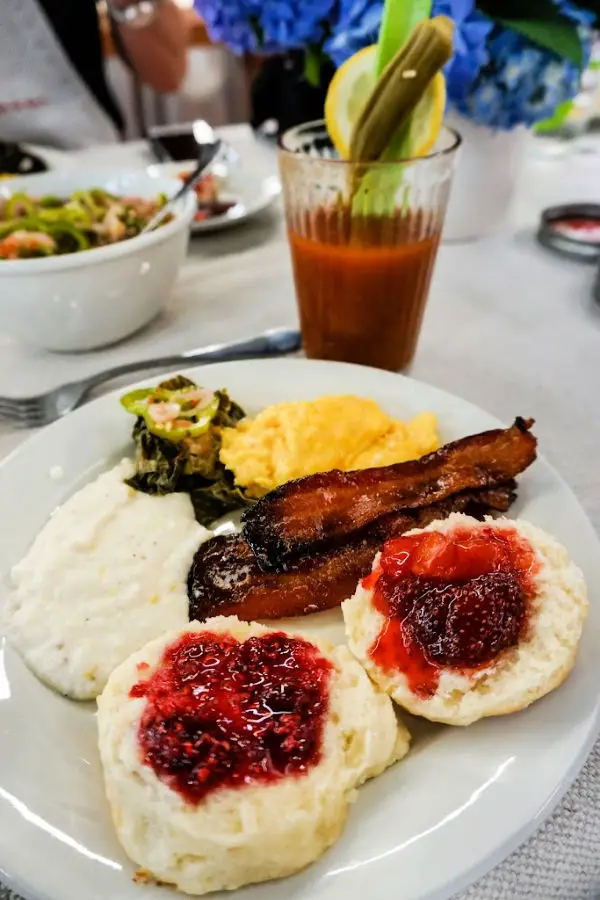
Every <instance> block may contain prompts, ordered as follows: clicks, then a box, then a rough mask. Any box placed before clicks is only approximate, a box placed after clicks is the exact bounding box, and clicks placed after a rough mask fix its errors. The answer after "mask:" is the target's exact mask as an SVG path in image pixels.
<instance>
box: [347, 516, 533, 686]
mask: <svg viewBox="0 0 600 900" xmlns="http://www.w3.org/2000/svg"><path fill="white" fill-rule="evenodd" d="M538 567H539V563H538V560H537V557H536V555H535V552H534V550H533V548H532V547H531V545H530V544H529V542H528V541H526V540H525V539H524V538H523V537H521V535H519V534H518V532H517V531H516V530H515V529H514V528H510V529H506V528H503V529H497V528H494V527H493V526H485V527H483V528H474V529H469V528H464V527H463V528H457V529H455V530H454V531H452V532H449V533H443V534H442V533H441V532H438V531H426V532H422V533H420V534H415V535H407V536H405V537H400V538H396V539H394V540H391V541H388V542H387V543H386V544H385V546H384V548H383V553H382V555H381V561H380V564H379V567H378V569H376V570H375V571H374V572H373V573H372V575H370V576H368V577H367V579H365V580H364V581H363V586H364V587H365V588H366V589H367V590H368V589H371V590H373V598H374V605H375V607H376V609H377V610H378V611H379V612H380V613H381V614H382V615H384V616H385V617H386V623H385V625H384V627H383V628H382V630H381V632H380V634H379V635H378V637H377V639H376V640H375V642H374V643H373V645H372V646H371V648H370V650H369V653H370V656H371V658H372V659H373V660H374V661H375V662H376V663H377V664H378V665H379V666H380V667H381V668H383V669H384V670H387V671H393V670H400V671H401V672H403V673H404V675H405V677H406V678H407V680H408V683H409V686H410V688H411V690H412V692H413V693H414V694H417V695H419V696H421V697H429V696H431V695H432V694H434V693H435V691H436V688H437V686H438V682H439V674H440V668H441V667H444V668H451V669H455V670H459V671H464V670H473V669H476V668H479V667H482V666H486V665H489V664H490V663H491V662H492V661H493V660H494V659H495V658H496V657H497V656H498V654H499V653H501V652H502V651H503V650H507V649H508V648H510V647H514V646H516V645H517V644H518V642H519V640H520V638H521V636H522V635H523V633H524V629H525V627H526V623H527V600H528V598H529V597H531V596H532V594H533V593H534V590H535V587H534V575H535V573H536V572H537V570H538Z"/></svg>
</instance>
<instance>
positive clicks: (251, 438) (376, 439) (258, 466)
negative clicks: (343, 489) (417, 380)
mask: <svg viewBox="0 0 600 900" xmlns="http://www.w3.org/2000/svg"><path fill="white" fill-rule="evenodd" d="M439 446H440V441H439V437H438V433H437V419H436V417H435V415H434V414H433V413H428V412H424V413H421V414H420V415H418V416H417V417H416V418H415V419H413V420H412V421H410V422H401V421H398V420H397V419H392V418H390V416H388V415H386V413H384V412H383V410H382V409H381V408H380V407H379V406H378V405H377V403H375V401H374V400H368V399H366V398H363V397H355V396H352V395H347V396H340V397H320V398H319V399H318V400H311V401H302V402H298V403H280V404H278V405H277V406H269V407H267V409H265V410H263V412H261V413H259V415H257V416H256V418H254V419H245V420H244V421H242V422H240V424H239V425H238V426H237V427H236V428H224V429H223V432H222V447H221V454H220V455H221V462H222V463H223V464H224V465H225V466H227V468H228V469H230V470H231V471H232V472H233V473H234V476H235V481H236V484H238V485H240V486H241V487H244V488H246V490H247V491H248V493H249V494H251V495H252V496H253V497H261V496H262V495H263V494H266V493H268V491H270V490H272V489H273V488H275V487H277V486H278V485H280V484H284V483H285V482H286V481H290V480H291V479H293V478H300V477H302V476H303V475H312V474H313V473H315V472H328V471H329V470H330V469H342V470H344V471H346V472H349V471H351V470H352V469H368V468H372V467H374V466H387V465H391V464H392V463H397V462H404V461H405V460H408V459H417V458H418V457H420V456H423V455H424V454H425V453H429V452H431V451H432V450H437V448H438V447H439Z"/></svg>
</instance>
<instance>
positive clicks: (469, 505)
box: [188, 481, 515, 621]
mask: <svg viewBox="0 0 600 900" xmlns="http://www.w3.org/2000/svg"><path fill="white" fill-rule="evenodd" d="M514 489H515V483H514V482H512V481H511V482H508V483H507V484H505V485H501V486H499V487H497V488H493V489H491V490H480V491H466V492H464V493H462V494H458V495H456V496H455V497H452V498H450V499H449V500H445V501H443V502H442V503H436V504H433V505H431V506H428V507H425V508H423V509H415V510H409V511H407V512H401V513H392V514H391V515H388V516H385V517H383V518H382V519H379V520H377V521H376V522H375V523H373V524H372V525H370V526H369V527H368V528H367V529H366V530H365V531H364V532H363V533H362V534H361V535H360V536H358V537H355V538H354V539H353V540H352V541H350V542H349V543H348V544H347V545H346V546H344V547H341V548H339V549H337V550H330V551H329V552H326V553H320V554H317V555H316V556H314V557H304V558H301V559H296V560H294V561H292V562H291V563H290V567H289V571H288V572H286V573H284V574H277V573H264V572H261V570H260V569H259V567H258V564H257V562H256V559H255V557H254V554H253V553H252V550H251V549H250V547H249V546H248V544H247V543H246V542H245V541H244V539H243V538H242V537H240V536H239V535H227V536H218V537H214V538H212V539H211V540H209V541H207V542H206V543H204V544H201V545H200V548H199V549H198V551H197V553H196V556H195V557H194V562H193V564H192V568H191V570H190V574H189V577H188V597H189V617H190V620H193V619H198V620H200V621H203V620H204V619H207V618H209V617H210V616H217V615H223V616H230V615H236V616H238V617H239V618H240V619H244V620H245V621H254V620H256V619H285V618H291V617H293V616H304V615H307V614H308V613H312V612H319V611H321V610H324V609H331V608H333V607H335V606H339V604H340V603H341V602H342V600H345V599H346V598H347V597H350V596H351V595H352V594H353V593H354V590H355V588H356V585H357V582H358V581H359V579H360V578H363V577H364V576H365V575H367V574H368V573H369V571H370V570H371V565H372V562H373V557H374V556H375V554H376V553H377V551H378V550H380V549H381V546H382V544H383V543H384V542H385V541H386V540H388V539H389V538H392V537H399V535H401V534H404V533H405V532H406V531H408V530H410V529H411V528H415V527H424V526H425V525H428V524H429V523H430V522H433V521H434V520H435V519H443V518H446V517H447V516H449V515H450V513H452V512H465V513H467V514H469V515H472V516H476V517H477V518H483V516H484V515H486V514H487V513H489V512H492V511H498V512H506V510H507V509H508V508H509V506H510V504H511V503H512V501H513V500H514V498H515V490H514Z"/></svg>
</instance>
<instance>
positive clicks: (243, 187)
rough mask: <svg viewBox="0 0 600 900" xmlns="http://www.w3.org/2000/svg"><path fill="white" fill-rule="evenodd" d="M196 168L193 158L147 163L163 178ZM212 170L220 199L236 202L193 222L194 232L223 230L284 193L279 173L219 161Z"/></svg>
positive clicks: (244, 219) (152, 171)
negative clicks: (218, 213)
mask: <svg viewBox="0 0 600 900" xmlns="http://www.w3.org/2000/svg"><path fill="white" fill-rule="evenodd" d="M193 168H194V161H193V160H190V161H189V162H168V163H156V164H154V165H151V166H148V169H147V171H148V173H149V174H150V175H156V176H160V177H161V178H165V177H168V178H178V177H180V176H181V175H187V174H188V173H189V172H190V171H191V170H192V169H193ZM210 171H213V172H214V174H215V175H216V176H217V179H218V181H219V188H220V189H219V199H220V200H223V201H224V202H226V203H233V204H234V205H233V206H232V207H230V209H228V210H227V212H226V213H224V214H223V215H222V216H212V217H211V218H210V219H204V220H203V221H201V222H196V221H194V222H192V225H191V232H192V234H203V233H204V232H206V231H220V230H221V229H223V228H231V227H232V226H233V225H238V224H240V223H242V222H245V221H246V220H247V219H250V218H251V217H252V216H255V215H256V214H257V213H259V212H262V211H263V210H264V209H267V208H268V207H269V206H271V204H272V203H273V202H274V201H275V199H276V198H277V197H278V196H279V194H280V193H281V184H280V181H279V179H278V178H277V176H276V175H265V174H264V172H258V171H254V170H252V169H249V168H246V167H245V166H244V165H243V163H240V164H239V165H230V166H229V165H226V164H224V163H222V162H217V163H216V164H215V166H214V167H212V168H211V170H210Z"/></svg>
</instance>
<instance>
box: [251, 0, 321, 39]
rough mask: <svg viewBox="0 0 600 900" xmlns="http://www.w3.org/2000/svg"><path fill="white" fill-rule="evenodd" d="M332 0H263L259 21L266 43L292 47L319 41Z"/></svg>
mask: <svg viewBox="0 0 600 900" xmlns="http://www.w3.org/2000/svg"><path fill="white" fill-rule="evenodd" d="M334 5H335V0H265V2H264V3H261V4H260V6H261V7H262V9H261V12H260V16H259V23H260V27H261V29H262V32H263V36H264V42H265V44H267V45H271V46H274V47H277V48H279V49H281V50H295V49H300V48H305V47H309V46H312V45H316V44H319V43H320V42H321V40H322V39H323V36H324V34H325V26H326V23H327V21H328V19H329V17H330V16H331V13H332V10H333V7H334Z"/></svg>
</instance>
